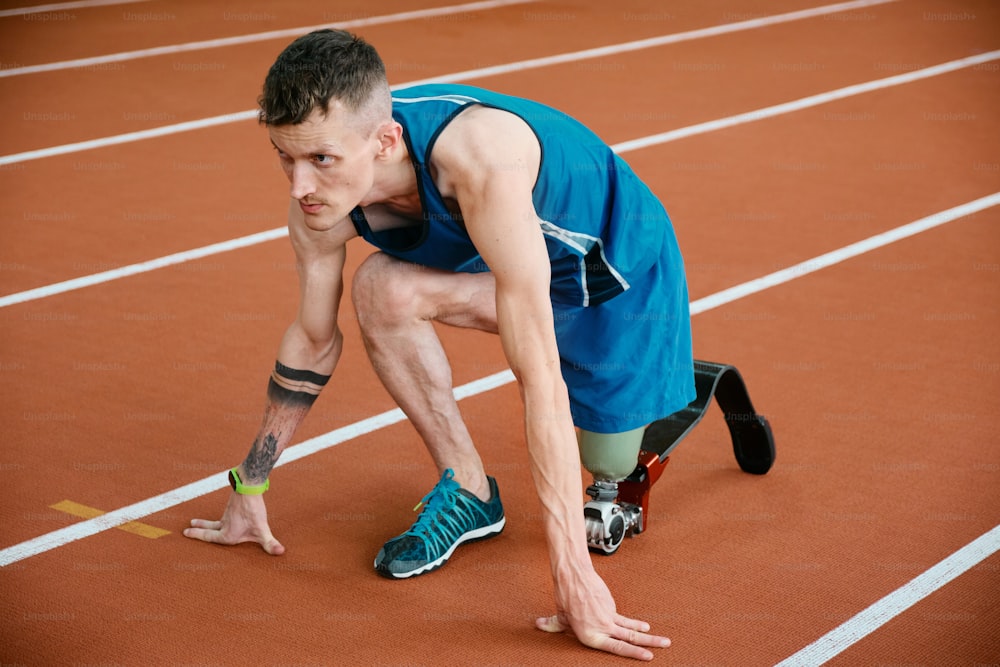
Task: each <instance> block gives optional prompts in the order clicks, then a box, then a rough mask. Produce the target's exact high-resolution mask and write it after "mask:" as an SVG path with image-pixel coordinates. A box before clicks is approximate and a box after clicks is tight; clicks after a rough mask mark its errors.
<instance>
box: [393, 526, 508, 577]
mask: <svg viewBox="0 0 1000 667" xmlns="http://www.w3.org/2000/svg"><path fill="white" fill-rule="evenodd" d="M506 525H507V517H506V516H502V517H500V520H499V521H497V522H496V523H493V524H490V525H489V526H483V527H482V528H477V529H476V530H470V531H469V532H467V533H465V534H463V535H462V536H461V537H459V538H458V539H457V540H455V543H454V544H453V545H451V548H450V549H448V550H447V551H446V552H444V554H442V555H441V556H440V557H438V558H436V559H435V560H432V561H428V562H426V563H424V564H423V565H421V566H420V567H418V568H416V569H414V570H410V571H409V572H392V571H391V570H390V569H389V568H387V567H384V566H382V565H379V564H378V563H376V564H375V570H376V571H377V572H378V573H379V574H381V575H382V576H383V577H387V578H389V579H410V578H411V577H416V576H418V575H421V574H427V573H428V572H433V571H434V570H436V569H438V568H439V567H441V566H442V565H444V564H445V563H447V562H448V559H449V558H451V555H452V554H453V553H455V549H457V548H458V546H459V545H460V544H466V543H468V542H478V541H480V540H485V539H489V538H491V537H496V536H497V535H499V534H500V533H502V532H503V529H504V526H506Z"/></svg>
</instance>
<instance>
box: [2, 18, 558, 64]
mask: <svg viewBox="0 0 1000 667" xmlns="http://www.w3.org/2000/svg"><path fill="white" fill-rule="evenodd" d="M537 1H538V0H483V1H482V2H470V3H467V4H464V5H450V6H447V7H431V8H429V9H417V10H413V11H409V12H399V13H397V14H386V15H384V16H371V17H369V18H363V19H352V20H348V21H338V22H336V23H321V24H319V25H307V26H301V27H298V28H284V29H282V30H269V31H267V32H257V33H253V34H250V35H236V36H234V37H220V38H218V39H206V40H203V41H199V42H186V43H184V44H171V45H169V46H155V47H152V48H148V49H138V50H136V51H122V52H120V53H110V54H108V55H104V56H92V57H90V58H77V59H75V60H61V61H59V62H52V63H44V64H40V65H25V66H23V67H11V68H9V69H5V70H0V78H4V77H10V76H20V75H23V74H38V73H41V72H55V71H58V70H64V69H77V68H80V67H95V66H97V65H104V64H107V63H118V62H123V61H126V60H138V59H139V58H152V57H154V56H165V55H170V54H173V53H186V52H188V51H202V50H205V49H218V48H224V47H227V46H239V45H240V44H252V43H254V42H265V41H268V40H272V39H289V38H293V37H298V36H300V35H304V34H305V33H307V32H312V31H313V30H319V29H320V28H342V29H344V30H353V29H355V28H363V27H366V26H373V25H383V24H386V23H398V22H401V21H415V20H419V19H426V18H434V17H438V16H447V15H450V14H461V13H463V12H477V11H483V10H487V9H496V8H497V7H505V6H508V5H521V4H528V3H531V2H537Z"/></svg>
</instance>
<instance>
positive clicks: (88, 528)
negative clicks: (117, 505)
mask: <svg viewBox="0 0 1000 667" xmlns="http://www.w3.org/2000/svg"><path fill="white" fill-rule="evenodd" d="M997 204H1000V192H997V193H994V194H992V195H989V196H987V197H981V198H980V199H976V200H974V201H971V202H968V203H965V204H961V205H959V206H955V207H953V208H950V209H948V210H946V211H941V212H939V213H935V214H934V215H930V216H927V217H926V218H921V219H920V220H916V221H914V222H911V223H909V224H906V225H902V226H900V227H897V228H895V229H893V230H890V231H888V232H885V233H882V234H877V235H875V236H872V237H871V238H868V239H865V240H864V241H860V242H858V243H852V244H851V245H848V246H845V247H844V248H841V249H839V250H835V251H833V252H830V253H826V254H824V255H820V256H819V257H816V258H813V259H811V260H808V261H805V262H801V263H799V264H796V265H795V266H793V267H789V268H788V269H784V270H782V271H778V272H776V273H773V274H770V275H769V276H764V277H763V278H759V279H757V280H751V281H749V282H747V283H743V284H742V285H736V286H734V287H731V288H729V289H726V290H723V291H721V292H717V293H716V294H712V295H710V296H707V297H705V298H702V299H698V300H697V301H693V302H692V303H691V313H692V315H695V314H698V313H704V312H706V311H708V310H712V309H713V308H718V307H719V306H722V305H724V304H728V303H732V302H734V301H738V300H740V299H742V298H745V297H747V296H749V295H751V294H755V293H757V292H760V291H762V290H765V289H769V288H771V287H775V286H777V285H780V284H782V283H786V282H788V281H790V280H793V279H795V278H799V277H802V276H804V275H808V274H810V273H813V272H815V271H819V270H820V269H823V268H826V267H829V266H832V265H833V264H836V263H839V262H843V261H845V260H847V259H850V258H852V257H857V256H858V255H861V254H864V253H867V252H870V251H872V250H875V249H876V248H881V247H884V246H886V245H889V244H891V243H895V242H896V241H899V240H901V239H904V238H907V237H910V236H913V235H914V234H919V233H920V232H923V231H927V230H928V229H932V228H934V227H937V226H940V225H943V224H945V223H948V222H951V221H954V220H958V219H959V218H961V217H963V216H968V215H972V214H973V213H976V212H978V211H982V210H984V209H987V208H990V207H991V206H996V205H997ZM831 257H833V258H834V259H831ZM773 276H780V279H775V278H773ZM513 381H514V376H513V374H512V373H511V372H510V371H509V370H506V371H501V372H499V373H495V374H493V375H490V376H487V377H484V378H480V379H478V380H474V381H473V382H470V383H468V384H465V385H462V386H460V387H457V388H456V389H455V397H456V398H457V399H458V400H462V399H463V398H467V397H470V396H475V395H476V394H480V393H483V392H486V391H490V390H492V389H495V388H497V387H501V386H503V385H506V384H509V383H511V382H513ZM404 419H406V417H405V416H404V415H403V412H402V411H401V410H399V409H398V408H397V409H394V410H389V411H387V412H383V413H381V414H379V415H375V416H373V417H369V418H368V419H365V420H362V421H360V422H356V423H354V424H351V425H349V426H345V427H343V428H339V429H336V430H334V431H330V432H329V433H326V434H324V435H320V436H317V437H315V438H312V439H310V440H306V441H304V442H302V443H299V444H297V445H293V446H291V447H289V448H288V449H286V450H285V451H284V452H283V453H282V455H281V458H280V459H279V461H278V464H277V465H279V466H280V465H284V464H287V463H291V462H292V461H296V460H298V459H301V458H303V457H306V456H309V455H311V454H315V453H317V452H321V451H323V450H325V449H329V448H331V447H334V446H336V445H339V444H341V443H343V442H346V441H348V440H351V439H353V438H357V437H359V436H361V435H364V434H367V433H371V432H374V431H377V430H379V429H381V428H384V427H386V426H389V425H391V424H396V423H398V422H401V421H403V420H404ZM228 484H229V481H228V479H227V476H226V474H225V473H217V474H215V475H212V476H210V477H206V478H204V479H201V480H199V481H197V482H192V483H191V484H188V485H186V486H182V487H180V488H178V489H174V490H173V491H168V492H166V493H163V494H160V495H158V496H155V497H153V498H149V499H147V500H144V501H142V502H138V503H135V504H134V505H129V506H127V507H123V508H121V509H118V510H114V511H112V512H108V513H107V514H103V515H101V516H99V517H95V518H93V519H87V520H85V521H80V522H78V523H74V524H72V525H70V526H67V527H65V528H61V529H59V530H55V531H52V532H51V533H47V534H45V535H41V536H39V537H36V538H34V539H31V540H28V541H26V542H22V543H20V544H16V545H14V546H10V547H7V548H5V549H3V550H2V551H0V567H4V566H7V565H10V564H11V563H16V562H18V561H21V560H24V559H26V558H29V557H31V556H35V555H37V554H40V553H44V552H46V551H49V550H51V549H55V548H57V547H61V546H64V545H66V544H69V543H71V542H75V541H76V540H80V539H83V538H84V537H88V536H90V535H94V534H96V533H99V532H102V531H104V530H108V529H111V528H115V527H117V526H120V525H122V524H124V523H128V522H129V521H138V520H140V519H142V518H144V517H147V516H149V515H151V514H155V513H156V512H160V511H162V510H165V509H168V508H170V507H174V506H175V505H179V504H181V503H184V502H187V501H189V500H193V499H194V498H198V497H200V496H203V495H206V494H208V493H212V492H213V491H217V490H219V489H222V488H225V487H226V486H228ZM994 551H995V549H994Z"/></svg>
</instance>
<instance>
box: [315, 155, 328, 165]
mask: <svg viewBox="0 0 1000 667" xmlns="http://www.w3.org/2000/svg"><path fill="white" fill-rule="evenodd" d="M313 159H314V160H316V162H319V163H320V164H331V163H332V162H333V156H331V155H314V156H313Z"/></svg>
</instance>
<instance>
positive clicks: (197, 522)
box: [191, 519, 222, 530]
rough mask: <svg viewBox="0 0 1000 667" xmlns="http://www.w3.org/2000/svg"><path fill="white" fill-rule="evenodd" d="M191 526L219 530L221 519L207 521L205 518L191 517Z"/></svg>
mask: <svg viewBox="0 0 1000 667" xmlns="http://www.w3.org/2000/svg"><path fill="white" fill-rule="evenodd" d="M191 526H192V527H194V528H208V529H209V530H219V529H220V528H222V522H221V521H207V520H205V519H191Z"/></svg>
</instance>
